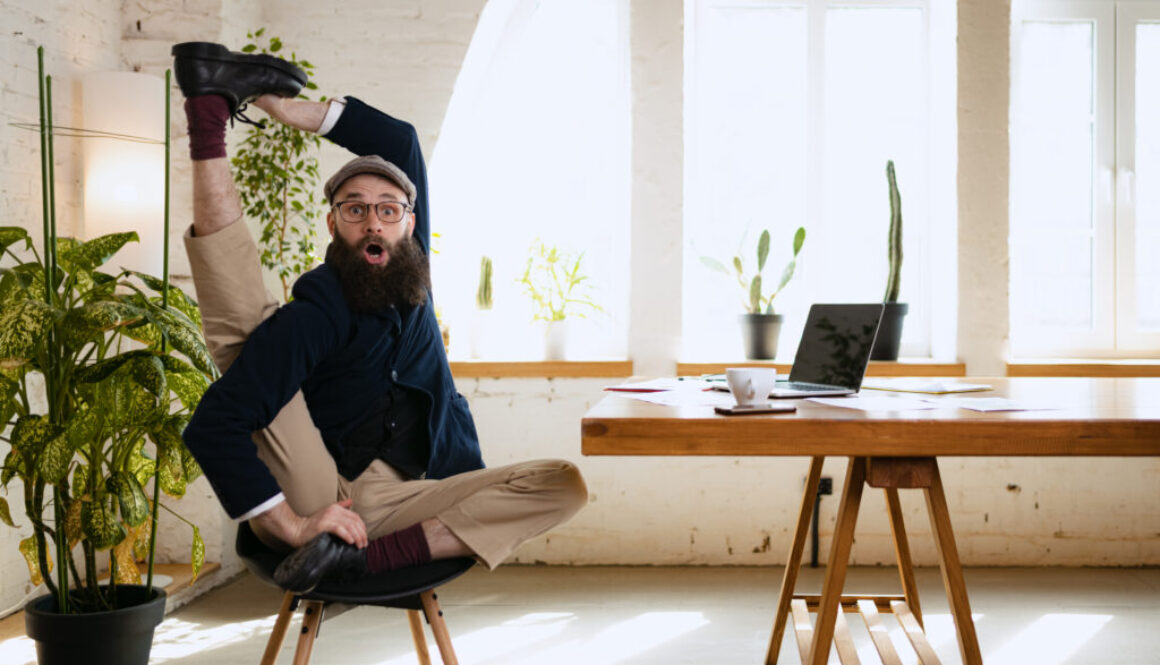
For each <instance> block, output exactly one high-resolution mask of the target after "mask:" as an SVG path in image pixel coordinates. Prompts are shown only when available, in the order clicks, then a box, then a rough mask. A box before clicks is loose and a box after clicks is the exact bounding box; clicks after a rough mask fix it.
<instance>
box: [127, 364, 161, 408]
mask: <svg viewBox="0 0 1160 665" xmlns="http://www.w3.org/2000/svg"><path fill="white" fill-rule="evenodd" d="M126 367H127V368H128V370H129V374H130V376H131V377H132V378H133V380H134V381H136V382H137V385H139V386H141V387H142V388H144V389H145V390H147V391H149V394H150V395H152V396H153V397H155V398H157V400H159V401H166V400H167V398H168V397H169V388H168V386H167V385H166V381H165V366H164V365H163V364H162V363H161V359H160V358H158V357H157V356H154V355H149V356H137V357H135V358H133V359H132V360H130V361H129V362H128V363H126Z"/></svg>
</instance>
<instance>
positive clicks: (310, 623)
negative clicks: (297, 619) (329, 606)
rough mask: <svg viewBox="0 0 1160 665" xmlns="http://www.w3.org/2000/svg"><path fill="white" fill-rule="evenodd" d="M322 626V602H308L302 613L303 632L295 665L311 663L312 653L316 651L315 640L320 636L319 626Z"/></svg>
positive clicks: (299, 637) (295, 653) (296, 653)
mask: <svg viewBox="0 0 1160 665" xmlns="http://www.w3.org/2000/svg"><path fill="white" fill-rule="evenodd" d="M321 624H322V601H320V600H308V601H306V604H305V608H304V609H303V611H302V632H301V633H299V634H298V649H297V650H295V651H294V665H306V664H307V663H309V662H310V652H311V651H313V650H314V638H315V637H317V636H318V626H319V625H321Z"/></svg>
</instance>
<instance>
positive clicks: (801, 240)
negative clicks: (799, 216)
mask: <svg viewBox="0 0 1160 665" xmlns="http://www.w3.org/2000/svg"><path fill="white" fill-rule="evenodd" d="M805 241H806V227H804V226H799V227H798V230H797V231H796V232H795V233H794V234H793V255H794V257H797V255H798V252H800V251H802V245H803V244H805Z"/></svg>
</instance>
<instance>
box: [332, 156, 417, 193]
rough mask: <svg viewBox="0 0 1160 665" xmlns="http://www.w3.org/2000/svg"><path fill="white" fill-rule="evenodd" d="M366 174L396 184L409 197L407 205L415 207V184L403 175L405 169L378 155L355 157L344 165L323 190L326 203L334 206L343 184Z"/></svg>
mask: <svg viewBox="0 0 1160 665" xmlns="http://www.w3.org/2000/svg"><path fill="white" fill-rule="evenodd" d="M364 173H370V174H373V175H377V176H382V177H384V178H386V179H387V180H390V181H391V182H393V183H395V184H396V185H398V186H399V188H400V189H402V190H403V193H404V194H406V195H407V203H410V204H412V205H414V203H415V183H413V182H411V179H410V178H408V177H407V174H406V173H403V169H401V168H399V167H397V166H395V165H394V164H392V163H390V162H388V161H387V160H385V159H383V158H382V157H379V156H378V155H363V156H362V157H355V158H354V159H352V160H350V161H349V162H347V163H346V164H344V165H343V167H342V168H341V169H339V170H338V172H337V173H335V174H334V175H332V176H330V180H327V181H326V185H325V186H324V187H323V188H322V191H323V193H325V194H326V202H327V203H330V204H332V205H333V204H334V193H335V192H337V191H338V188H339V187H342V183H344V182H346V181H347V180H350V179H351V178H353V177H355V176H356V175H362V174H364Z"/></svg>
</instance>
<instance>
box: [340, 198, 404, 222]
mask: <svg viewBox="0 0 1160 665" xmlns="http://www.w3.org/2000/svg"><path fill="white" fill-rule="evenodd" d="M332 208H338V218H339V219H341V220H342V221H344V222H347V223H349V224H358V223H360V222H364V221H366V219H367V215H369V214H371V210H374V211H375V215H377V216H378V218H379V220H380V221H382V222H383V223H384V224H398V223H399V222H401V221H403V218H404V217H406V216H407V213H408V212H410V210H411V206H410V205H408V204H406V203H400V202H398V201H384V202H382V203H376V204H374V205H371V204H369V203H364V202H362V201H343V202H342V203H335V204H334V205H333V206H332Z"/></svg>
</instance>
